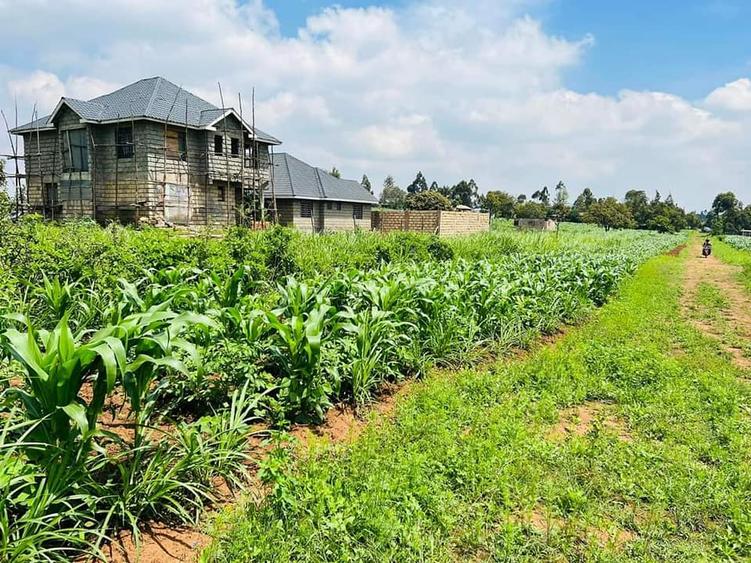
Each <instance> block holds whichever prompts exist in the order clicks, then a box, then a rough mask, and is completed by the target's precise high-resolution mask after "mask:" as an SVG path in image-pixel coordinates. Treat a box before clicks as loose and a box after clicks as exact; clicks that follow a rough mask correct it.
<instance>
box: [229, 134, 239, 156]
mask: <svg viewBox="0 0 751 563" xmlns="http://www.w3.org/2000/svg"><path fill="white" fill-rule="evenodd" d="M230 151H231V153H232V156H239V155H240V139H235V138H234V137H232V138H231V139H230Z"/></svg>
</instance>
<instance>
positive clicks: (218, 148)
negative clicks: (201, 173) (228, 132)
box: [214, 135, 224, 156]
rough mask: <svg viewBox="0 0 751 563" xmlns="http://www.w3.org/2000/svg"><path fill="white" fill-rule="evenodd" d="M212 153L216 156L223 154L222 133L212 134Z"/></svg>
mask: <svg viewBox="0 0 751 563" xmlns="http://www.w3.org/2000/svg"><path fill="white" fill-rule="evenodd" d="M214 154H215V155H217V156H222V155H223V154H224V135H214Z"/></svg>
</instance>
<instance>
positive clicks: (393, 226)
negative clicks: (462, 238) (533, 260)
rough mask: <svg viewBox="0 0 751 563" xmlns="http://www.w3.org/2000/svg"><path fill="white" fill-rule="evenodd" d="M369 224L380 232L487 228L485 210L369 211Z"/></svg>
mask: <svg viewBox="0 0 751 563" xmlns="http://www.w3.org/2000/svg"><path fill="white" fill-rule="evenodd" d="M372 226H373V229H374V230H378V231H381V232H385V233H388V232H392V231H413V232H417V233H427V234H436V235H459V234H471V233H480V232H487V231H489V230H490V215H489V214H488V213H466V212H459V211H382V210H376V211H373V212H372Z"/></svg>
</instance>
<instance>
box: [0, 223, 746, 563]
mask: <svg viewBox="0 0 751 563" xmlns="http://www.w3.org/2000/svg"><path fill="white" fill-rule="evenodd" d="M3 228H4V229H5V231H4V233H7V235H6V236H3V239H2V241H0V266H2V268H3V271H4V272H7V273H8V275H6V276H4V277H3V279H2V280H0V314H2V318H1V319H0V334H1V336H0V375H1V377H0V389H1V390H2V398H3V401H2V403H0V412H1V413H2V424H3V431H2V433H0V444H1V445H2V447H1V448H0V455H1V456H2V459H1V460H0V486H1V487H2V488H3V490H2V494H0V540H1V541H0V560H6V559H7V560H17V561H44V560H60V561H68V560H71V559H74V558H77V557H78V558H84V559H85V558H87V557H88V558H100V559H111V560H125V559H123V557H124V555H123V554H122V553H120V550H121V549H124V550H125V551H126V552H127V553H126V555H127V557H129V558H130V560H133V558H134V557H136V556H138V555H139V554H140V556H141V557H142V560H144V561H146V560H153V561H167V560H170V558H169V557H172V559H171V560H193V559H196V558H198V557H199V551H200V550H203V553H202V555H200V557H201V558H202V560H205V561H255V560H259V561H272V560H273V561H301V560H306V561H340V560H342V561H343V560H366V561H410V560H414V561H426V560H434V561H447V560H508V559H520V560H525V559H526V560H539V559H548V560H550V559H560V558H565V559H603V560H612V559H616V560H617V559H624V560H626V559H645V560H654V559H658V560H660V559H661V560H681V559H682V560H696V559H742V558H745V557H748V556H749V554H751V539H750V538H751V509H749V506H751V503H750V502H749V501H750V500H751V499H749V483H750V481H749V474H748V460H749V453H750V450H749V445H750V444H749V438H748V430H749V407H750V405H749V398H750V396H749V387H748V369H749V367H750V366H751V359H747V358H751V356H750V354H751V346H750V345H749V340H748V338H749V336H751V335H749V334H748V333H746V332H745V330H746V327H747V326H749V323H748V322H747V321H748V320H749V318H751V317H749V316H747V315H751V300H750V299H751V298H750V297H749V295H751V294H749V293H748V291H749V284H748V282H747V279H748V272H749V268H751V251H749V250H748V249H747V248H745V247H744V246H743V243H744V241H738V240H736V239H733V238H732V237H728V239H727V241H726V242H717V243H716V246H715V255H713V256H712V257H711V258H710V259H706V260H705V259H701V258H699V257H698V255H699V247H698V244H699V238H698V236H697V235H693V234H689V233H686V232H684V233H681V234H676V235H669V234H657V233H654V232H650V231H634V230H623V231H618V230H612V231H608V232H605V231H602V230H601V229H599V228H596V227H592V226H582V225H573V224H564V225H562V227H561V229H560V231H559V232H557V233H530V232H517V231H515V230H513V228H512V227H511V226H510V224H509V223H507V222H498V223H497V224H495V225H494V229H493V230H492V231H491V232H490V233H487V234H482V235H472V236H467V237H456V238H438V237H433V236H427V235H417V234H409V233H394V234H391V235H381V234H378V233H365V232H358V233H353V234H330V235H304V234H301V233H299V232H296V231H292V230H288V229H282V228H276V229H271V230H268V231H263V232H252V231H248V230H243V229H236V230H231V231H229V232H228V233H226V236H224V237H213V236H209V235H196V236H193V237H184V236H179V235H177V234H175V233H173V232H169V231H164V230H156V229H146V230H140V231H139V230H132V229H127V228H122V227H115V226H112V227H109V228H107V229H103V228H100V227H98V226H96V225H93V224H87V223H70V224H59V225H55V224H46V223H41V222H37V221H34V220H28V219H24V220H22V221H20V222H18V223H16V224H12V225H10V224H9V225H4V226H3ZM685 245H687V246H685ZM733 245H734V246H733ZM744 276H745V277H744ZM384 402H388V403H389V407H388V408H379V405H382V404H383V403H384ZM334 412H347V413H349V419H347V420H348V421H349V422H348V424H349V425H350V426H351V428H349V430H352V432H349V433H347V432H341V433H340V435H339V436H338V437H337V438H336V439H326V438H322V439H317V438H315V436H314V435H315V433H316V432H318V433H322V432H321V429H324V432H323V433H324V434H325V429H326V428H327V426H328V425H329V423H330V420H331V413H334ZM363 421H366V422H363ZM367 421H369V422H367ZM355 427H356V428H355ZM345 430H347V429H345ZM355 430H356V431H355ZM311 434H312V435H311ZM345 434H346V435H345ZM155 528H156V529H160V530H170V531H173V532H174V534H173V535H174V536H175V540H174V545H172V548H174V549H172V551H171V552H170V553H171V555H170V554H169V553H167V552H168V551H170V549H171V548H169V547H168V548H167V549H165V548H164V547H163V545H161V547H160V544H164V543H165V542H164V541H162V542H160V541H159V538H156V537H155V535H154V534H153V533H151V532H150V531H149V530H153V529H155ZM124 538H125V539H124ZM167 543H169V542H167ZM177 545H180V546H182V547H179V548H178V547H175V546H177ZM123 546H124V547H123ZM160 549H161V550H162V551H160ZM176 550H177V551H179V553H177V554H176ZM180 550H182V551H180Z"/></svg>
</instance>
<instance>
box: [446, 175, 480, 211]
mask: <svg viewBox="0 0 751 563" xmlns="http://www.w3.org/2000/svg"><path fill="white" fill-rule="evenodd" d="M477 192H478V188H477V184H476V183H475V181H474V180H472V179H470V180H469V182H467V181H466V180H462V181H461V182H459V183H458V184H456V185H454V186H452V188H451V195H450V199H451V201H453V202H454V204H455V205H466V206H467V207H475V206H476V205H477V202H478V198H479V196H478V194H477Z"/></svg>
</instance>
